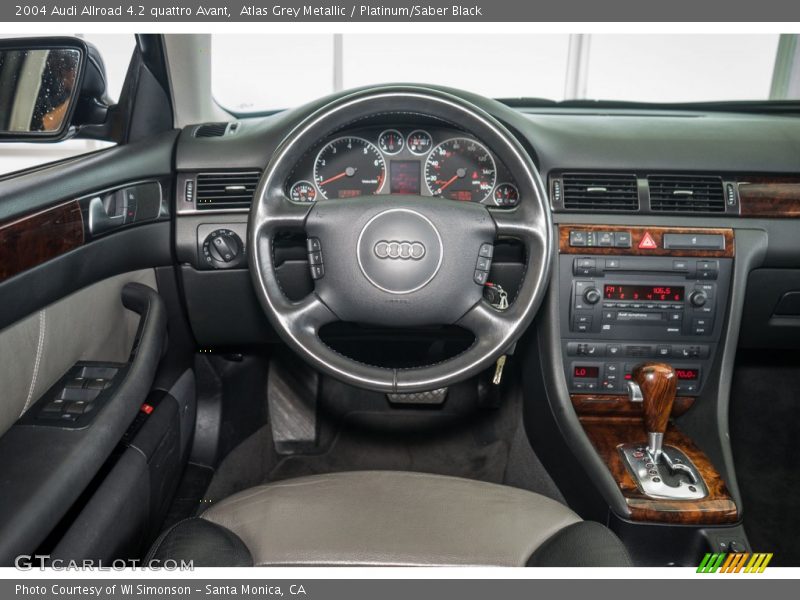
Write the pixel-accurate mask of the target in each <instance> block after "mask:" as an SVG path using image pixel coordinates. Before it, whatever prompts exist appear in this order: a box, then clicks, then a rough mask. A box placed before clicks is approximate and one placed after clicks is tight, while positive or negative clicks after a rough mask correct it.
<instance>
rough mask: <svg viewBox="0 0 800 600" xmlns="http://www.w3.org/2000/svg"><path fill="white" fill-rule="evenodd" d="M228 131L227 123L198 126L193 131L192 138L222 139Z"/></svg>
mask: <svg viewBox="0 0 800 600" xmlns="http://www.w3.org/2000/svg"><path fill="white" fill-rule="evenodd" d="M227 130H228V124H227V123H204V124H203V125H199V126H198V127H197V129H195V130H194V137H196V138H209V137H222V136H223V135H225V132H226V131H227Z"/></svg>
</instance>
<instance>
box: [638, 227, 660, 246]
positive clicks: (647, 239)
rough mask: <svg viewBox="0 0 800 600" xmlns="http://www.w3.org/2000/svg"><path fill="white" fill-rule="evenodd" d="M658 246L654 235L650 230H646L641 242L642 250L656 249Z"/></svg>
mask: <svg viewBox="0 0 800 600" xmlns="http://www.w3.org/2000/svg"><path fill="white" fill-rule="evenodd" d="M656 248H658V244H656V241H655V240H654V239H653V236H652V235H650V232H649V231H645V232H644V236H643V237H642V241H640V242H639V249H640V250H655V249H656Z"/></svg>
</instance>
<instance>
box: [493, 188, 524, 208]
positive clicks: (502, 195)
mask: <svg viewBox="0 0 800 600" xmlns="http://www.w3.org/2000/svg"><path fill="white" fill-rule="evenodd" d="M517 202H519V191H517V188H516V186H513V185H511V184H510V183H501V184H500V185H498V186H497V187H496V188H494V203H495V204H496V205H497V206H516V205H517Z"/></svg>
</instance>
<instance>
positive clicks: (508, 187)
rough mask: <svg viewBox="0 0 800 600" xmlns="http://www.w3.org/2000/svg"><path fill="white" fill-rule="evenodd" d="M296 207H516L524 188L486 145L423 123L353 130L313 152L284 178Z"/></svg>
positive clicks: (338, 133) (322, 144)
mask: <svg viewBox="0 0 800 600" xmlns="http://www.w3.org/2000/svg"><path fill="white" fill-rule="evenodd" d="M285 192H286V195H287V196H288V197H289V198H291V199H292V200H293V201H295V202H317V201H322V200H335V199H344V198H353V197H357V196H370V195H390V194H392V195H414V196H427V197H439V198H445V199H448V200H457V201H462V202H476V203H482V204H486V205H490V206H499V207H504V208H512V207H514V206H516V205H517V203H518V202H519V200H520V198H519V191H518V187H517V185H516V183H515V181H514V179H513V178H512V176H511V174H510V173H509V171H508V169H507V168H506V166H505V165H504V164H503V163H502V162H501V161H500V160H499V159H498V158H497V156H496V155H495V154H494V153H493V152H492V151H491V150H490V149H489V148H487V146H486V145H485V144H484V143H483V142H481V141H480V140H478V139H476V138H475V137H474V136H471V135H469V134H468V133H465V132H463V131H460V130H458V129H455V128H452V127H443V126H440V125H438V126H437V125H428V124H425V123H407V124H397V123H390V124H388V125H385V126H375V127H359V128H348V129H345V130H342V131H339V132H337V133H336V134H335V135H332V136H330V137H328V138H326V139H325V140H322V141H321V142H320V143H319V144H318V145H316V146H315V147H314V148H312V149H310V150H309V151H308V152H307V153H306V155H305V156H304V157H303V159H302V160H301V161H300V162H299V163H298V165H297V167H296V168H295V170H294V172H293V173H292V174H291V176H290V177H289V179H288V180H287V181H286V189H285Z"/></svg>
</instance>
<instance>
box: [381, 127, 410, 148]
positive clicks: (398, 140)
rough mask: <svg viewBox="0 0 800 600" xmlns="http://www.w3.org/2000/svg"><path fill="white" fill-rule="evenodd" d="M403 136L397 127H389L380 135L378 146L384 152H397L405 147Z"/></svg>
mask: <svg viewBox="0 0 800 600" xmlns="http://www.w3.org/2000/svg"><path fill="white" fill-rule="evenodd" d="M403 144H404V142H403V136H402V134H401V133H400V132H399V131H397V130H396V129H387V130H386V131H384V132H383V133H382V134H381V135H380V137H378V146H380V149H381V150H383V153H384V154H397V153H398V152H400V150H402V149H403Z"/></svg>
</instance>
